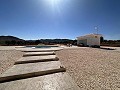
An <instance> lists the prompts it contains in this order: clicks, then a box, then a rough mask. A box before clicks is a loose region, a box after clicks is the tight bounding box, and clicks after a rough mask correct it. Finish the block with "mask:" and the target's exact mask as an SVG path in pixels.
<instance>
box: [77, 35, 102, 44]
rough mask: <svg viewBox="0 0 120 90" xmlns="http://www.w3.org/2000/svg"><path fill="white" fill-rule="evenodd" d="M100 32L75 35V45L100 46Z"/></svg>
mask: <svg viewBox="0 0 120 90" xmlns="http://www.w3.org/2000/svg"><path fill="white" fill-rule="evenodd" d="M100 37H102V35H101V34H88V35H85V36H80V37H77V45H81V44H82V45H83V46H100Z"/></svg>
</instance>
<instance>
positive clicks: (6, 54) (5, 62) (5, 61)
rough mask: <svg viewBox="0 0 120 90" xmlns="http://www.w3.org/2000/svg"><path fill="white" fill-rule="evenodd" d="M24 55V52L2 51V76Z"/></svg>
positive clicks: (0, 54) (0, 65) (0, 55)
mask: <svg viewBox="0 0 120 90" xmlns="http://www.w3.org/2000/svg"><path fill="white" fill-rule="evenodd" d="M22 55H23V52H21V51H17V50H0V74H2V73H3V72H4V71H6V70H7V69H9V68H10V67H12V66H13V64H14V62H15V61H16V60H18V59H19V58H21V57H22Z"/></svg>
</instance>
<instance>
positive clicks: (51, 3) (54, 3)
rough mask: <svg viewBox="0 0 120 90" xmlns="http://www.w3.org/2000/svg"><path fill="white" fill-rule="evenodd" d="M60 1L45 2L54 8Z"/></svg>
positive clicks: (49, 0) (50, 0) (48, 0)
mask: <svg viewBox="0 0 120 90" xmlns="http://www.w3.org/2000/svg"><path fill="white" fill-rule="evenodd" d="M61 1H62V0H47V3H48V4H50V5H51V6H53V7H54V6H56V5H59V4H60V3H61Z"/></svg>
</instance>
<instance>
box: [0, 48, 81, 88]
mask: <svg viewBox="0 0 120 90" xmlns="http://www.w3.org/2000/svg"><path fill="white" fill-rule="evenodd" d="M53 51H54V50H53ZM53 51H52V52H47V51H45V52H31V51H30V52H27V53H26V54H25V55H26V56H27V57H22V58H21V59H19V60H18V61H16V62H15V65H14V66H13V67H12V68H10V69H8V70H7V71H6V72H4V73H3V74H2V75H1V76H0V90H79V87H78V86H77V85H76V84H75V83H74V81H73V80H72V78H71V77H70V76H69V75H68V74H67V73H66V72H65V71H66V69H65V68H64V67H63V66H62V65H61V63H60V61H58V60H59V59H58V57H56V55H55V52H53ZM52 53H54V55H51V54H52ZM38 54H39V55H38ZM44 54H46V56H43V55H44Z"/></svg>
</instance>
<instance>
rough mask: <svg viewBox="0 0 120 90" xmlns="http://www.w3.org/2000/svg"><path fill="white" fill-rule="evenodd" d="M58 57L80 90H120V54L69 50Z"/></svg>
mask: <svg viewBox="0 0 120 90" xmlns="http://www.w3.org/2000/svg"><path fill="white" fill-rule="evenodd" d="M57 56H58V57H59V59H60V61H61V63H62V64H63V65H64V66H65V67H66V69H67V72H68V73H69V74H70V75H71V77H72V78H73V79H74V80H75V82H76V83H77V85H78V86H79V87H80V90H120V52H118V51H113V50H102V49H95V48H71V49H70V48H69V49H64V50H61V51H58V52H57Z"/></svg>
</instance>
